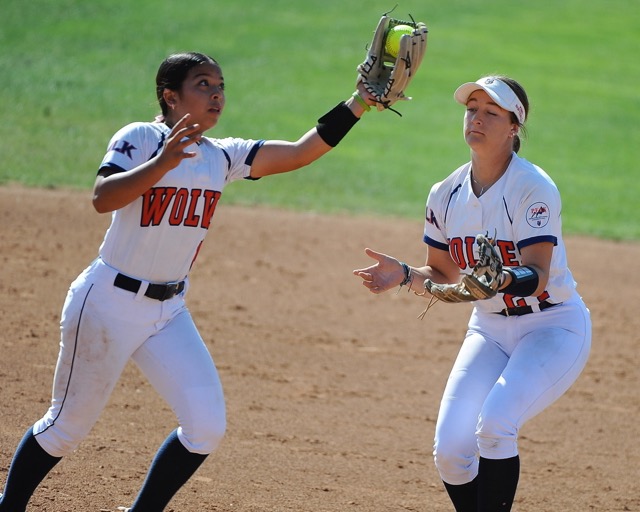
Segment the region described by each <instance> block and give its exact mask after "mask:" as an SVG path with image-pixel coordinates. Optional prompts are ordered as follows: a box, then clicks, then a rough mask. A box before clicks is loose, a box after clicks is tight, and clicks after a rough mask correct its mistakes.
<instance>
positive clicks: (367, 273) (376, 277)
mask: <svg viewBox="0 0 640 512" xmlns="http://www.w3.org/2000/svg"><path fill="white" fill-rule="evenodd" d="M364 252H365V253H366V254H367V256H369V257H371V258H373V259H374V260H376V263H375V264H374V265H371V266H370V267H367V268H362V269H356V270H354V271H353V274H354V275H356V276H358V277H361V278H362V284H363V285H364V286H365V287H367V288H369V291H370V292H372V293H382V292H386V291H387V290H390V289H391V288H395V287H396V286H398V285H399V284H400V283H401V282H402V281H403V280H404V278H405V273H404V269H403V267H402V264H401V263H400V262H399V261H398V260H397V259H395V258H393V257H392V256H387V255H386V254H383V253H380V252H376V251H374V250H373V249H369V248H367V249H365V250H364Z"/></svg>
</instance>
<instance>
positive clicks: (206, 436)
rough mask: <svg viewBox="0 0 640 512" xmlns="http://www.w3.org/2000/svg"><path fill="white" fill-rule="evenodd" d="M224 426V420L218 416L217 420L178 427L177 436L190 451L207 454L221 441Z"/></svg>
mask: <svg viewBox="0 0 640 512" xmlns="http://www.w3.org/2000/svg"><path fill="white" fill-rule="evenodd" d="M226 428H227V426H226V420H225V419H224V418H218V420H217V421H212V422H206V423H203V424H201V425H198V426H194V427H192V428H183V427H180V428H179V429H178V437H179V438H180V441H181V442H182V444H183V445H184V447H185V448H186V449H187V450H189V451H190V452H191V453H199V454H201V455H209V454H210V453H212V452H214V451H215V450H216V448H218V446H219V445H220V443H221V442H222V439H223V438H224V434H225V432H226Z"/></svg>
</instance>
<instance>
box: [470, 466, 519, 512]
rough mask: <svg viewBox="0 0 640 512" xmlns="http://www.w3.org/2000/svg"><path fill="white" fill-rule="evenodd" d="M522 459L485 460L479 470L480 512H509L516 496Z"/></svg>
mask: <svg viewBox="0 0 640 512" xmlns="http://www.w3.org/2000/svg"><path fill="white" fill-rule="evenodd" d="M519 477H520V457H518V456H517V455H516V456H515V457H511V458H509V459H498V460H492V459H485V458H482V457H480V466H479V469H478V512H508V511H509V510H511V506H512V505H513V500H514V498H515V496H516V488H517V487H518V479H519Z"/></svg>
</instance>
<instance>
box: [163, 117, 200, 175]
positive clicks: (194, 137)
mask: <svg viewBox="0 0 640 512" xmlns="http://www.w3.org/2000/svg"><path fill="white" fill-rule="evenodd" d="M190 117H191V114H185V115H184V116H183V117H182V118H181V119H180V120H179V121H178V122H177V123H176V124H175V125H174V126H173V128H171V132H170V133H169V137H167V140H166V142H165V143H164V147H163V148H162V153H161V154H160V155H159V156H158V164H159V165H162V166H166V167H168V168H169V169H173V168H175V167H177V166H178V165H179V164H180V162H182V160H184V159H185V158H193V157H194V156H196V153H195V152H194V151H185V150H186V149H187V148H188V147H189V146H191V145H192V144H194V143H197V142H198V141H199V140H200V139H201V138H202V132H201V131H200V125H199V124H191V125H190V124H188V122H189V118H190Z"/></svg>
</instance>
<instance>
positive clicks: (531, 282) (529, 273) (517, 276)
mask: <svg viewBox="0 0 640 512" xmlns="http://www.w3.org/2000/svg"><path fill="white" fill-rule="evenodd" d="M503 270H504V271H505V272H507V273H508V274H509V275H510V276H511V282H510V283H509V284H508V285H507V286H505V287H504V288H503V289H502V290H500V292H501V293H508V294H509V295H515V296H516V297H529V296H530V295H531V294H532V293H533V292H535V291H536V288H538V284H539V282H540V278H539V276H538V272H536V270H535V269H534V268H532V267H527V266H524V267H503Z"/></svg>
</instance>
